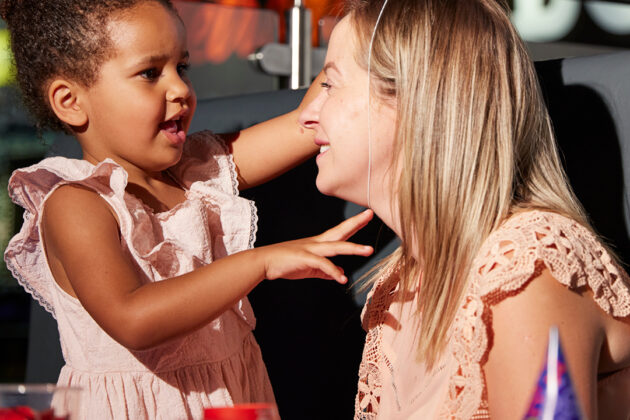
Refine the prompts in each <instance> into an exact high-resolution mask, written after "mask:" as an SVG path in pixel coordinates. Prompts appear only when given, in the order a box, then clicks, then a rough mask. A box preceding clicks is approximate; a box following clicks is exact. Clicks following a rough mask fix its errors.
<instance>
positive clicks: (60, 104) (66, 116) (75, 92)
mask: <svg viewBox="0 0 630 420" xmlns="http://www.w3.org/2000/svg"><path fill="white" fill-rule="evenodd" d="M81 91H82V88H81V87H80V86H78V85H77V84H76V83H73V82H69V81H68V80H64V79H55V80H53V82H52V83H51V84H50V86H49V87H48V101H49V102H50V106H51V108H52V110H53V112H54V113H55V115H57V118H59V119H60V120H61V121H63V122H64V123H66V124H68V125H70V126H73V127H81V126H84V125H85V124H87V122H88V116H87V113H86V112H85V110H84V109H83V108H82V107H81V101H79V96H80V92H81Z"/></svg>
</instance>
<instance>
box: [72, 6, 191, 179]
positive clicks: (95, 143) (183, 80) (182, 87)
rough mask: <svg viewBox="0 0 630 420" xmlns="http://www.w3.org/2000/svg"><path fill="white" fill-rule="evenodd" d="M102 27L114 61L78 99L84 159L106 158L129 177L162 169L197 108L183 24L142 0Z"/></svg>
mask: <svg viewBox="0 0 630 420" xmlns="http://www.w3.org/2000/svg"><path fill="white" fill-rule="evenodd" d="M108 27H109V31H110V37H111V41H112V45H113V54H112V58H111V59H109V60H107V61H106V62H105V63H104V64H103V66H102V67H101V70H100V74H99V78H98V80H97V82H96V83H95V84H93V85H92V86H91V87H90V88H87V89H85V91H84V92H83V94H82V96H80V98H79V100H80V101H81V106H82V107H83V109H84V110H85V112H86V113H87V116H88V122H87V124H86V127H85V130H84V131H83V132H82V133H79V134H78V137H79V140H80V142H81V145H82V147H83V151H84V158H85V159H86V160H88V161H91V162H92V163H97V162H100V161H102V160H103V159H105V158H112V159H113V160H115V161H116V162H117V163H119V164H120V165H122V166H123V167H125V169H127V170H128V171H129V172H130V174H131V173H132V172H135V170H140V171H142V172H145V173H146V172H148V173H151V172H159V171H162V170H164V169H167V168H168V167H170V166H172V165H174V164H175V163H177V162H178V161H179V159H180V157H181V153H182V147H183V144H184V142H185V140H186V133H187V132H188V127H189V126H190V121H191V119H192V116H193V113H194V111H195V106H196V98H195V94H194V92H193V90H192V87H191V84H190V80H189V79H188V77H187V75H186V70H187V67H188V51H187V49H186V34H185V29H184V26H183V24H182V23H181V21H180V20H179V19H178V18H177V17H176V16H174V15H173V13H172V12H171V11H169V10H167V9H166V8H164V7H163V6H162V5H160V4H159V3H156V2H145V3H142V4H140V5H138V6H136V7H134V8H132V9H130V10H128V11H125V12H124V13H121V14H120V15H118V16H115V17H114V18H113V19H112V21H111V22H110V23H109V25H108Z"/></svg>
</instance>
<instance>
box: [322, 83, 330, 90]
mask: <svg viewBox="0 0 630 420" xmlns="http://www.w3.org/2000/svg"><path fill="white" fill-rule="evenodd" d="M320 85H321V87H323V88H324V89H326V90H328V89H330V88H331V87H332V85H331V84H330V83H328V82H321V83H320Z"/></svg>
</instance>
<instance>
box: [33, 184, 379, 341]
mask: <svg viewBox="0 0 630 420" xmlns="http://www.w3.org/2000/svg"><path fill="white" fill-rule="evenodd" d="M371 217H372V213H371V212H370V211H367V212H363V213H361V214H359V215H357V216H355V217H353V218H350V219H348V220H347V221H345V222H343V223H341V224H340V225H338V226H337V227H335V228H333V229H331V230H328V231H326V232H324V233H323V234H321V235H318V236H315V237H311V238H307V239H303V240H297V241H291V242H283V243H280V244H276V245H271V246H266V247H261V248H256V249H252V250H247V251H243V252H239V253H236V254H234V255H231V256H227V257H225V258H222V259H220V260H217V261H215V262H213V263H211V264H209V265H207V266H205V267H202V268H200V269H198V270H195V271H193V272H191V273H188V274H184V275H181V276H178V277H175V278H170V279H166V280H163V281H159V282H155V283H148V284H142V282H141V281H140V278H139V277H138V275H137V274H136V270H135V269H134V266H133V263H132V261H130V260H129V258H128V257H127V256H126V255H125V254H124V253H123V251H122V247H121V244H120V234H119V230H118V223H117V220H116V218H115V216H114V213H113V211H112V210H111V209H110V207H109V206H108V205H107V204H106V203H105V201H104V200H103V199H102V198H101V197H99V196H98V195H97V194H96V193H94V192H93V191H91V190H88V189H85V188H82V187H77V186H63V187H60V188H59V189H57V190H56V191H55V192H54V193H53V194H52V195H51V197H50V198H49V199H48V200H47V202H46V206H45V211H44V214H43V220H42V229H43V237H44V240H45V241H44V243H45V249H46V254H47V256H48V261H49V265H50V268H51V271H52V273H53V276H54V277H55V280H56V281H57V282H58V283H59V285H60V286H61V287H62V288H63V289H64V290H66V291H67V292H68V293H70V294H72V295H74V296H76V297H77V298H78V299H79V301H80V302H81V304H82V305H83V307H84V308H85V309H86V310H87V311H88V313H89V314H90V315H91V316H92V317H93V318H94V320H95V321H96V322H97V323H98V324H99V325H100V326H101V327H102V328H103V330H105V331H106V332H107V333H108V334H109V335H110V336H111V337H113V338H114V339H115V340H116V341H118V342H120V343H121V344H122V345H124V346H126V347H128V348H132V349H144V348H148V347H151V346H154V345H157V344H160V343H162V342H164V341H166V340H168V339H170V338H173V337H177V336H179V335H183V334H186V333H188V332H191V331H193V330H195V329H197V328H199V327H201V326H203V325H205V324H207V323H208V322H210V321H212V320H213V319H214V318H216V317H217V316H219V315H220V314H221V313H222V312H224V311H225V310H226V309H228V308H229V307H230V306H232V305H233V304H234V303H236V302H237V301H238V300H239V299H241V298H243V297H244V296H245V295H247V293H248V292H249V291H251V290H252V289H253V288H254V286H256V285H257V284H258V283H259V282H261V281H262V280H263V279H276V278H280V277H282V278H304V277H321V278H325V279H334V280H336V281H338V282H340V283H344V282H346V281H347V279H346V278H345V276H344V275H343V271H342V270H341V269H340V268H339V267H337V266H335V265H334V264H333V263H332V262H331V261H330V260H328V258H326V257H331V256H334V255H338V254H348V255H363V256H367V255H369V254H371V252H372V248H371V247H367V246H361V245H357V244H353V243H350V242H345V240H346V239H347V238H349V237H350V236H352V235H353V234H354V233H355V232H356V231H358V230H359V229H361V228H362V227H363V226H365V225H366V224H367V223H368V221H369V220H370V219H371Z"/></svg>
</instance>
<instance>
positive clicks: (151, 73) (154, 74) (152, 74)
mask: <svg viewBox="0 0 630 420" xmlns="http://www.w3.org/2000/svg"><path fill="white" fill-rule="evenodd" d="M159 75H160V72H159V71H158V69H156V68H151V69H146V70H143V71H141V72H140V76H142V77H143V78H145V79H147V80H149V81H153V80H155V79H157V78H158V77H159Z"/></svg>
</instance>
